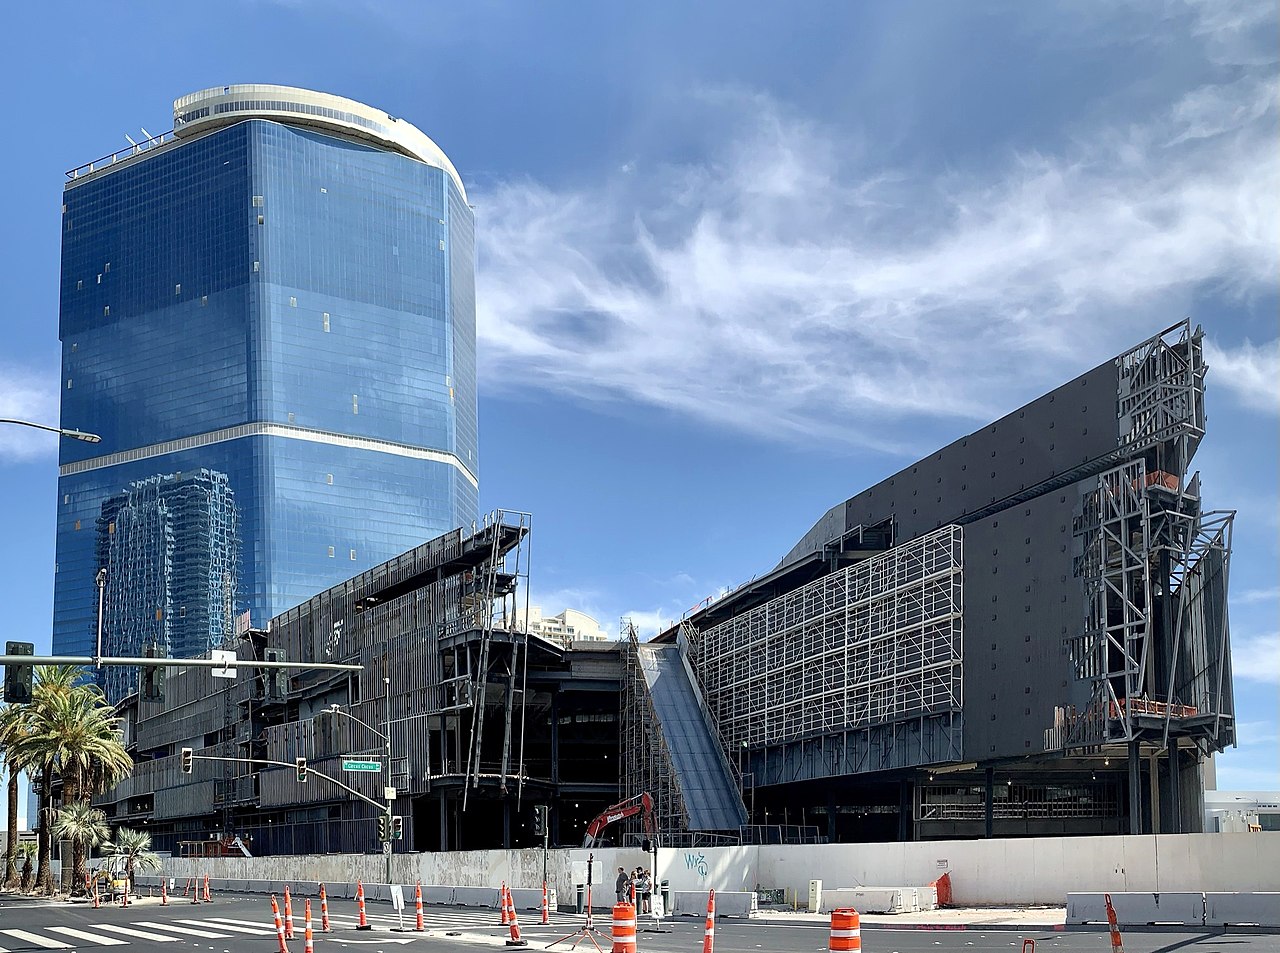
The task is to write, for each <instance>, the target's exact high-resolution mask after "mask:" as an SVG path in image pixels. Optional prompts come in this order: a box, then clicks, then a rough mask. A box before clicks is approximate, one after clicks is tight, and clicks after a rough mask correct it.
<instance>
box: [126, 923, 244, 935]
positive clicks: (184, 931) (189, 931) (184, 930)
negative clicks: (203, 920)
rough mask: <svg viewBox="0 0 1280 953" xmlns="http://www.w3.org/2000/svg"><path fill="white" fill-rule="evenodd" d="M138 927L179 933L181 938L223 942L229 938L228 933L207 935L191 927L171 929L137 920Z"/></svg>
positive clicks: (159, 924) (206, 932)
mask: <svg viewBox="0 0 1280 953" xmlns="http://www.w3.org/2000/svg"><path fill="white" fill-rule="evenodd" d="M138 926H140V927H150V928H151V929H153V930H168V931H169V932H171V933H181V934H182V935H183V936H200V937H205V938H207V939H210V940H225V939H226V938H227V937H229V936H231V934H230V933H209V932H208V931H206V930H196V929H194V928H192V927H171V926H169V925H167V924H164V923H153V922H152V921H150V920H139V921H138Z"/></svg>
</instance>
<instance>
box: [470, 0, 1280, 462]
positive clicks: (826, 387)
mask: <svg viewBox="0 0 1280 953" xmlns="http://www.w3.org/2000/svg"><path fill="white" fill-rule="evenodd" d="M1210 13H1212V11H1206V12H1205V15H1209V14H1210ZM1274 91H1275V81H1274V76H1273V75H1272V73H1271V72H1270V71H1269V69H1257V70H1250V69H1245V71H1244V72H1243V73H1242V74H1241V77H1240V79H1239V80H1237V81H1235V82H1233V83H1229V84H1215V85H1212V86H1204V87H1201V88H1198V89H1191V90H1185V91H1181V92H1179V93H1177V94H1175V95H1173V96H1172V97H1171V98H1170V100H1169V102H1168V103H1167V105H1166V106H1165V107H1164V108H1163V109H1162V110H1161V111H1159V112H1158V113H1155V114H1152V115H1148V116H1144V117H1138V118H1137V119H1136V120H1135V119H1134V117H1119V118H1118V119H1117V120H1116V121H1115V122H1114V123H1113V124H1111V125H1108V126H1103V127H1098V128H1092V129H1085V130H1077V131H1075V132H1076V134H1075V145H1074V146H1072V147H1071V148H1069V149H1068V150H1065V151H1063V152H1061V153H1060V154H1040V153H1031V154H1008V155H1006V156H1005V157H1004V158H1003V159H999V158H997V159H996V160H995V161H994V162H993V163H992V166H991V168H990V171H989V172H985V173H982V174H977V173H963V174H962V173H959V172H953V173H949V174H946V175H941V176H936V177H933V178H927V179H922V178H920V177H919V176H917V175H915V174H914V173H913V172H911V170H907V169H897V168H882V167H876V166H875V165H874V164H872V163H871V162H870V161H869V160H868V159H867V158H865V156H866V155H867V150H866V149H865V148H863V147H861V145H860V144H859V143H857V142H852V141H849V140H848V139H847V138H846V137H845V136H844V135H843V134H842V133H840V132H838V131H837V130H835V129H832V128H828V127H825V126H823V125H821V124H820V123H817V122H815V121H813V120H812V119H811V118H810V117H807V116H804V115H799V114H797V113H796V112H795V111H794V110H792V109H791V108H790V107H788V105H787V104H785V103H782V102H779V101H776V100H774V99H772V98H770V97H767V96H763V95H757V94H753V93H750V92H746V91H742V90H724V89H717V90H709V91H708V90H703V91H700V92H697V93H695V94H693V95H689V96H687V97H686V98H685V99H684V100H682V101H681V102H680V103H671V104H670V107H671V109H672V110H692V111H694V112H695V113H696V114H697V115H698V117H699V118H700V119H701V120H702V121H703V122H704V123H705V124H706V125H707V126H708V127H713V128H716V129H718V130H723V137H722V145H721V147H720V148H719V149H718V151H715V152H713V153H712V154H710V155H709V156H708V157H706V158H705V159H703V160H700V161H697V162H686V163H682V164H671V163H665V164H664V163H661V162H657V161H651V160H646V158H644V157H638V158H637V159H636V160H635V161H633V162H628V163H627V166H626V169H627V171H626V172H617V173H615V174H613V175H612V176H609V177H607V178H605V179H603V180H601V181H596V182H590V183H585V184H582V185H580V186H577V187H574V188H567V189H553V188H550V187H548V186H545V185H542V184H539V183H537V182H532V181H509V182H505V183H500V184H498V185H497V186H495V187H492V188H490V189H488V190H487V191H482V190H481V189H477V190H476V191H477V193H479V198H478V203H479V206H480V215H481V218H482V220H483V227H482V228H481V229H480V230H479V235H480V236H481V242H482V246H481V254H482V259H481V261H482V268H481V282H482V289H481V294H480V296H479V300H480V306H481V313H480V325H479V333H480V339H481V350H480V353H481V358H482V362H483V371H484V379H485V384H486V386H487V387H489V388H491V389H499V388H503V387H506V388H515V387H525V386H532V387H539V388H545V389H548V390H552V391H556V392H559V393H563V394H568V395H572V396H574V397H576V398H579V399H584V400H595V401H613V400H622V401H640V402H644V403H646V404H650V405H656V406H659V407H663V408H668V409H671V410H673V411H676V412H678V413H681V414H686V415H690V416H693V417H696V418H700V419H702V420H705V421H708V422H711V423H714V424H717V425H723V426H728V427H732V428H736V429H740V430H744V431H748V432H753V433H758V434H766V435H768V436H771V437H777V438H784V439H785V438H792V439H802V438H813V437H825V438H833V439H836V440H840V441H845V442H852V443H859V444H862V445H865V446H870V447H878V448H883V449H889V450H901V449H905V448H909V447H910V446H911V445H912V425H913V423H916V422H921V421H926V420H938V419H947V418H950V419H961V420H969V421H980V420H982V419H987V418H989V417H991V416H993V415H995V414H998V413H1000V412H1003V411H1004V410H1007V409H1008V408H1009V407H1010V406H1012V405H1016V401H1017V400H1018V399H1020V398H1025V397H1029V396H1031V395H1033V394H1034V393H1037V392H1039V391H1040V390H1041V389H1043V386H1044V384H1045V382H1046V380H1047V381H1050V382H1052V381H1054V380H1056V379H1058V378H1059V376H1062V375H1070V374H1072V373H1078V372H1079V371H1082V370H1084V369H1085V368H1087V367H1089V366H1091V365H1092V364H1093V363H1095V362H1097V361H1100V360H1103V359H1105V358H1106V357H1108V356H1109V355H1110V354H1111V353H1114V352H1115V351H1116V350H1119V349H1121V348H1123V347H1124V346H1127V345H1128V344H1131V343H1133V342H1134V341H1135V340H1138V339H1141V338H1142V337H1144V336H1146V335H1147V334H1149V333H1152V332H1153V331H1155V330H1158V329H1159V328H1160V327H1161V326H1163V325H1165V324H1171V323H1173V321H1174V320H1176V319H1177V318H1178V317H1180V316H1181V315H1182V314H1184V313H1185V312H1186V308H1187V305H1188V303H1189V302H1190V300H1191V298H1192V296H1193V293H1194V292H1195V290H1196V289H1197V288H1199V287H1200V286H1202V285H1203V284H1204V283H1208V282H1212V283H1214V285H1215V286H1216V287H1218V288H1220V289H1225V292H1226V294H1227V295H1228V296H1230V295H1239V296H1240V297H1241V298H1246V297H1248V296H1249V295H1251V294H1254V293H1256V292H1257V291H1258V290H1259V289H1269V288H1271V287H1273V285H1274V271H1275V254H1276V249H1277V247H1278V246H1280V213H1278V207H1277V198H1276V196H1277V195H1278V194H1280V153H1278V152H1277V150H1276V149H1275V144H1274V120H1275V97H1274ZM1275 352H1276V348H1275V342H1267V343H1264V344H1261V345H1257V346H1255V345H1252V344H1247V343H1246V344H1245V345H1241V346H1238V347H1235V348H1228V347H1219V349H1218V350H1217V351H1215V352H1214V353H1215V356H1216V358H1217V363H1218V364H1219V365H1221V366H1223V367H1224V368H1229V367H1234V366H1240V367H1242V368H1244V369H1245V370H1246V371H1247V372H1248V373H1250V374H1257V375H1260V376H1265V375H1266V373H1268V369H1269V368H1271V367H1272V366H1273V364H1274V360H1275V358H1274V354H1275ZM1233 362H1234V363H1233ZM1228 376H1229V375H1228V374H1226V373H1224V374H1222V375H1221V378H1220V377H1219V376H1217V375H1215V376H1214V377H1213V380H1214V381H1215V382H1216V381H1218V380H1220V379H1222V378H1226V377H1228ZM1228 386H1231V385H1228ZM1272 391H1274V385H1273V386H1272ZM1265 392H1266V391H1265V389H1264V390H1261V391H1260V393H1265Z"/></svg>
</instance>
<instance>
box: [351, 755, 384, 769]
mask: <svg viewBox="0 0 1280 953" xmlns="http://www.w3.org/2000/svg"><path fill="white" fill-rule="evenodd" d="M342 770H343V771H381V770H382V762H381V761H348V760H347V759H345V758H343V759H342Z"/></svg>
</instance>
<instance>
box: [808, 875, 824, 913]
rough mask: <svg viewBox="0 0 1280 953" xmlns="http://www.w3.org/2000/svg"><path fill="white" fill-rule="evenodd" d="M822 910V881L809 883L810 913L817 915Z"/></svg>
mask: <svg viewBox="0 0 1280 953" xmlns="http://www.w3.org/2000/svg"><path fill="white" fill-rule="evenodd" d="M821 909H822V881H821V880H810V881H809V912H810V913H817V912H818V911H819V910H821Z"/></svg>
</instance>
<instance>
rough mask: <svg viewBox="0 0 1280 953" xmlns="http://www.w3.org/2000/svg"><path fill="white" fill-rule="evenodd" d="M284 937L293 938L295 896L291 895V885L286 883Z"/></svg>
mask: <svg viewBox="0 0 1280 953" xmlns="http://www.w3.org/2000/svg"><path fill="white" fill-rule="evenodd" d="M284 938H285V939H286V940H292V939H293V898H292V897H290V896H289V885H288V884H285V885H284Z"/></svg>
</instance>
